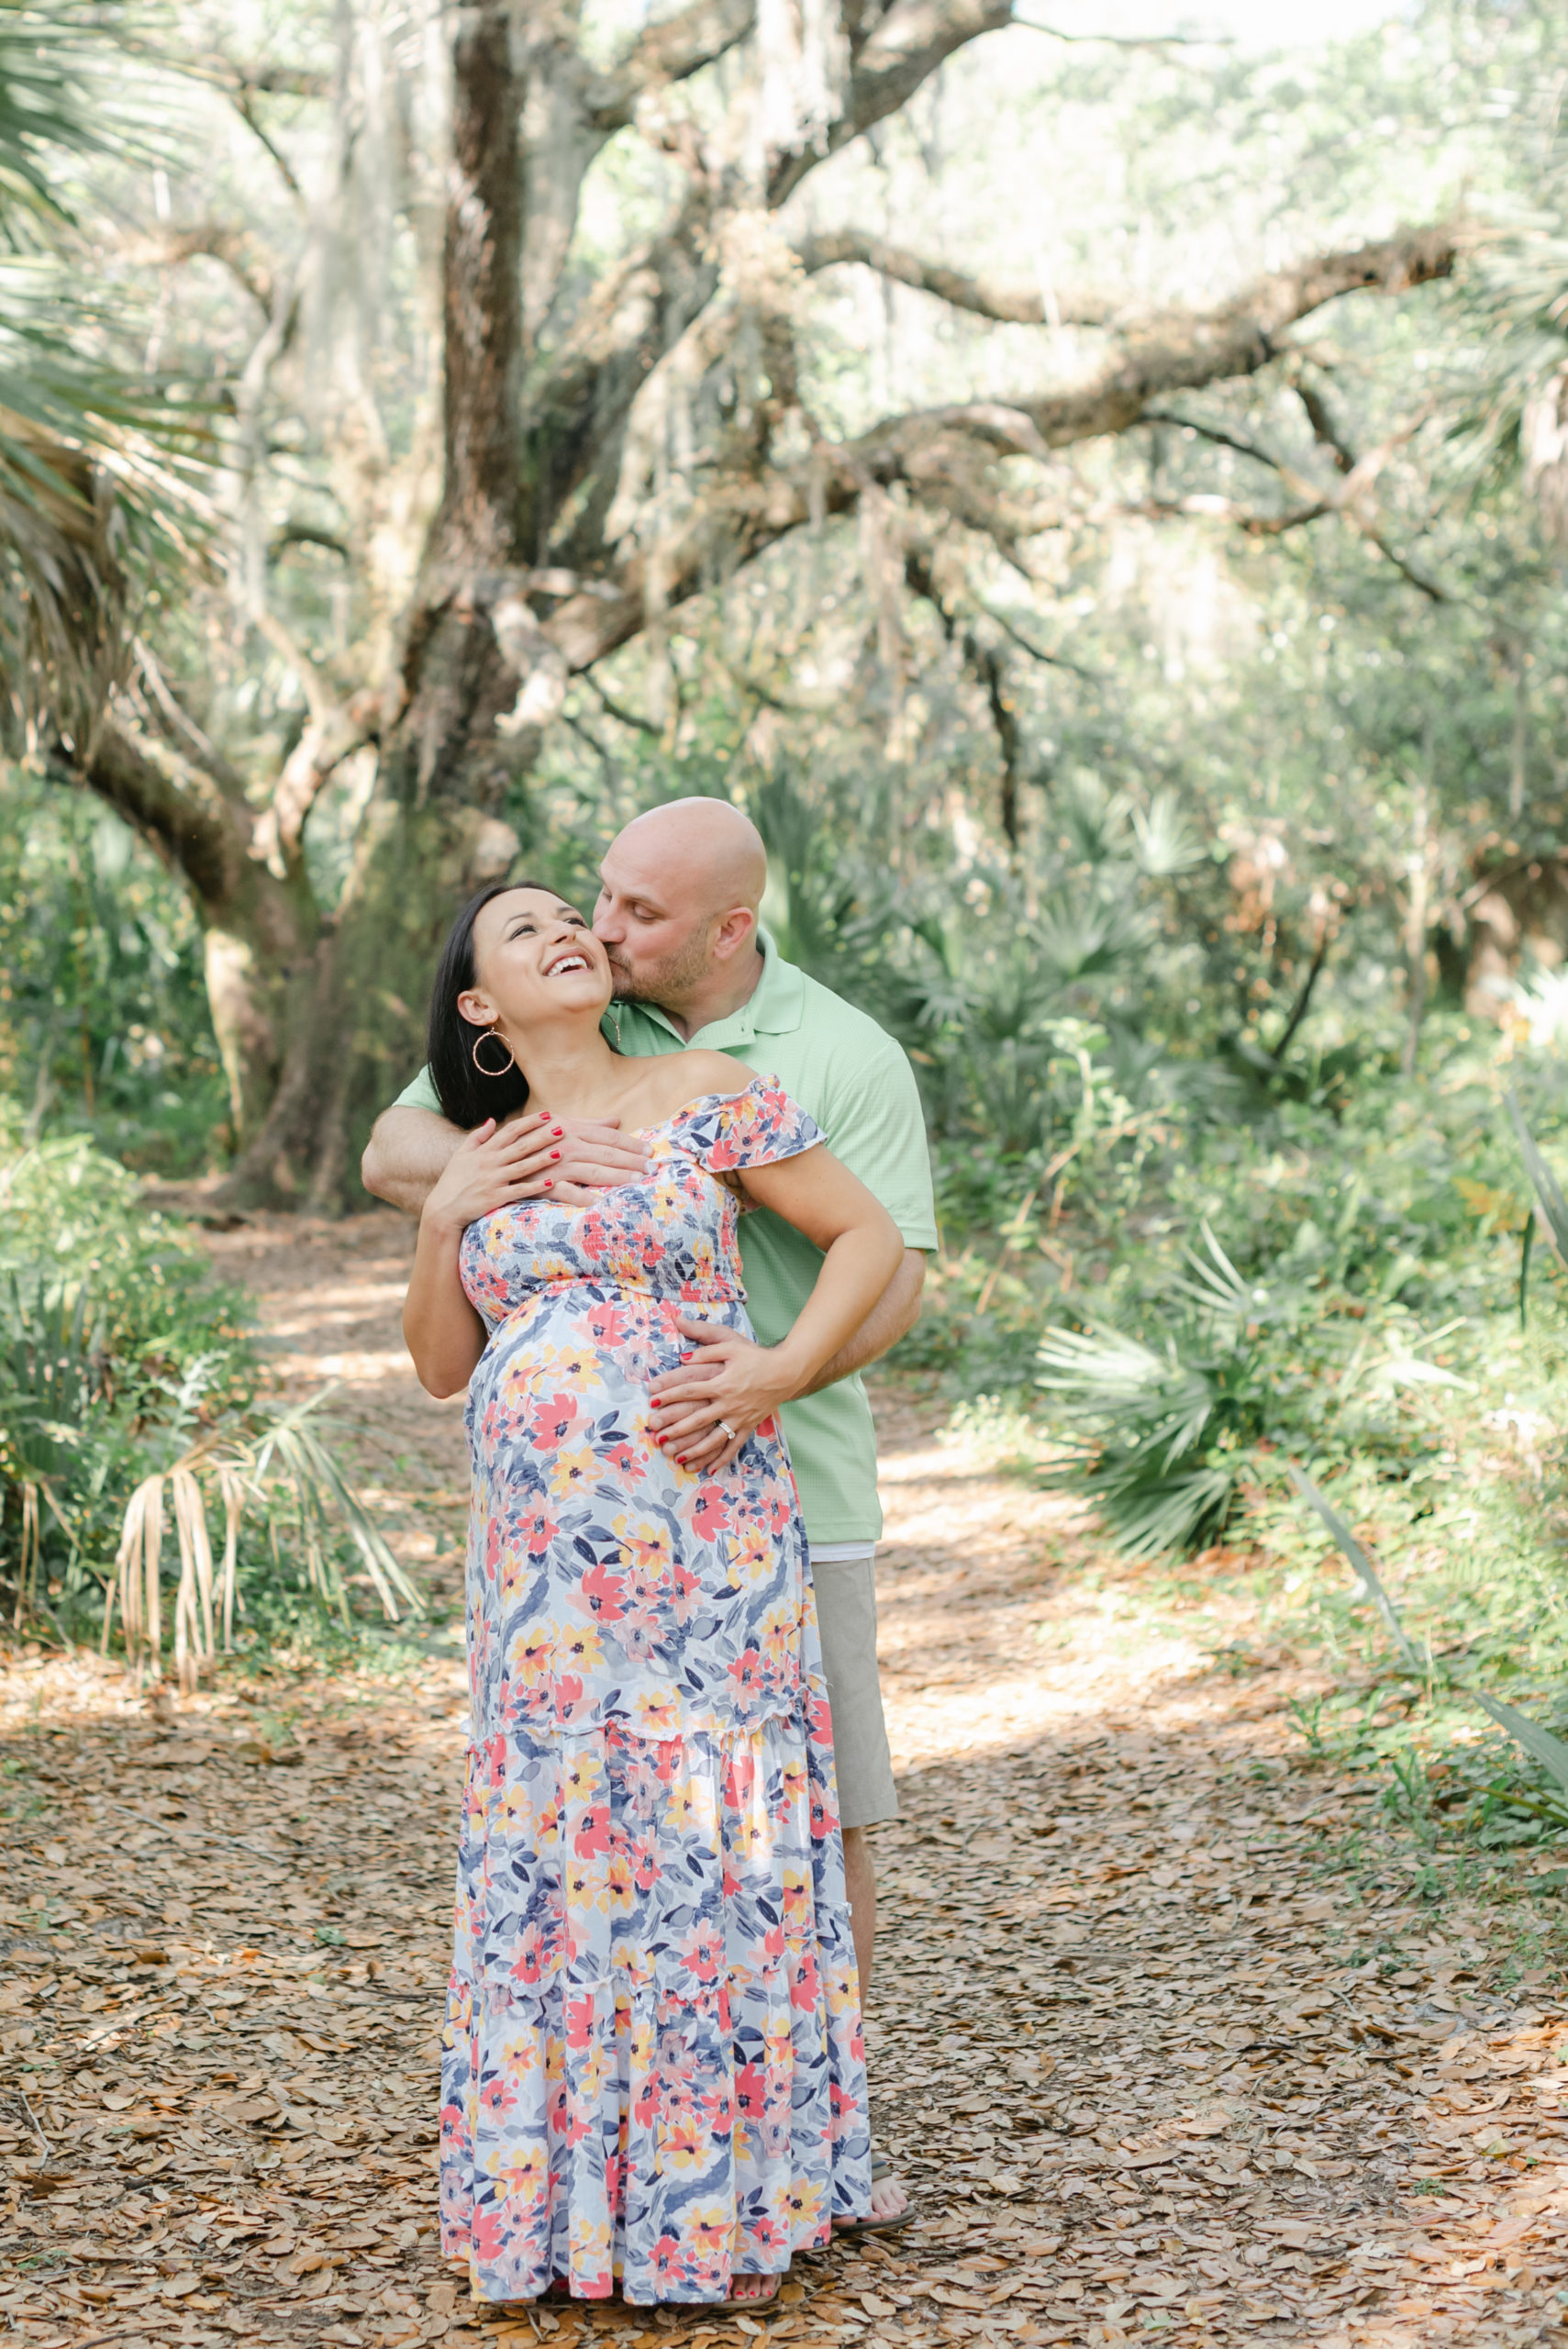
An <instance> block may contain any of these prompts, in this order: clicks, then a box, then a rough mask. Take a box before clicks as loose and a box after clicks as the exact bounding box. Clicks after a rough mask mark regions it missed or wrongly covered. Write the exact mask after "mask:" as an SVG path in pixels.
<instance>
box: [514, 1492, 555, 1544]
mask: <svg viewBox="0 0 1568 2349" xmlns="http://www.w3.org/2000/svg"><path fill="white" fill-rule="evenodd" d="M517 1536H518V1539H519V1540H520V1541H524V1542H526V1543H527V1545H528V1555H529V1557H530V1558H542V1557H543V1555H544V1553H545V1552H546V1551H547V1550H548V1549H549V1547H550V1543H551V1542H552V1541H553V1540H554V1538H555V1514H554V1511H553V1510H552V1509H550V1508H549V1507H547V1505H546V1504H545V1502H544V1501H543V1500H539V1499H536V1500H531V1501H528V1503H526V1504H525V1506H524V1507H523V1508H521V1509H519V1510H518V1512H517Z"/></svg>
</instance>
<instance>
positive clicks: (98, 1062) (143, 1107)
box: [0, 763, 228, 1175]
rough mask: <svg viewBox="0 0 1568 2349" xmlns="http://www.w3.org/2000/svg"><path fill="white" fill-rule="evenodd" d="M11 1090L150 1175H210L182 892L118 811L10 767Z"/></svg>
mask: <svg viewBox="0 0 1568 2349" xmlns="http://www.w3.org/2000/svg"><path fill="white" fill-rule="evenodd" d="M0 1094H7V1095H10V1096H11V1097H14V1098H16V1099H17V1100H20V1101H21V1102H23V1103H25V1104H26V1105H27V1118H28V1130H29V1131H31V1132H33V1133H35V1134H36V1133H39V1132H42V1131H45V1130H48V1131H50V1132H56V1133H58V1132H60V1131H61V1130H70V1129H71V1128H73V1127H75V1128H81V1129H84V1130H87V1131H89V1132H90V1133H91V1134H92V1135H93V1137H94V1139H95V1141H97V1142H98V1143H99V1144H100V1146H101V1147H102V1148H103V1149H104V1150H105V1151H106V1152H108V1153H109V1154H110V1155H111V1156H112V1157H114V1158H115V1159H117V1160H118V1161H119V1162H120V1163H122V1164H124V1165H127V1166H130V1167H133V1168H135V1169H136V1170H138V1171H139V1172H144V1173H157V1174H161V1175H182V1174H186V1173H199V1172H201V1171H203V1170H204V1169H205V1168H206V1166H207V1165H209V1164H210V1163H213V1160H214V1157H215V1156H216V1155H217V1153H218V1152H220V1151H221V1148H222V1144H223V1141H224V1139H225V1135H226V1131H227V1128H226V1124H225V1120H226V1117H227V1113H228V1088H227V1085H226V1082H225V1079H224V1075H223V1071H222V1068H221V1066H220V1064H219V1060H218V1052H217V1043H216V1041H215V1040H214V1037H213V1032H212V1021H211V1019H210V1016H209V1014H208V1010H207V1002H206V983H205V977H204V973H203V967H202V939H201V932H200V930H199V929H198V927H197V924H196V920H195V914H194V912H193V910H192V907H191V905H190V901H189V898H188V897H187V896H186V895H185V892H184V891H183V889H182V888H181V886H180V885H179V884H178V883H177V882H176V881H175V880H174V879H173V878H172V875H171V874H169V872H168V871H167V869H166V868H165V867H164V866H163V865H162V864H161V863H160V862H159V861H158V859H157V858H155V857H154V856H153V855H152V854H151V852H150V851H149V850H147V849H146V848H144V847H143V846H142V845H141V844H140V843H139V841H138V840H137V839H136V837H135V835H134V833H132V832H131V831H130V830H129V829H128V827H127V826H126V825H125V824H123V823H122V822H121V821H120V819H119V818H118V817H117V816H115V815H112V814H111V813H110V812H109V811H108V809H106V808H100V807H95V805H94V804H93V803H92V802H91V801H89V800H87V799H86V798H85V797H78V796H67V795H65V794H62V793H61V792H60V791H59V790H58V789H57V788H55V787H54V786H53V785H50V784H49V783H48V782H46V781H45V780H44V779H43V778H41V777H39V776H36V775H31V774H28V773H26V772H25V771H24V770H22V769H20V768H18V767H15V766H12V767H9V768H7V767H6V766H5V765H4V764H3V763H0Z"/></svg>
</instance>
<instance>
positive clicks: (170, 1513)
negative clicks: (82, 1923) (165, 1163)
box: [0, 1097, 420, 1674]
mask: <svg viewBox="0 0 1568 2349" xmlns="http://www.w3.org/2000/svg"><path fill="white" fill-rule="evenodd" d="M241 1311H242V1300H240V1299H239V1297H236V1296H235V1295H233V1294H232V1293H231V1292H228V1291H226V1290H224V1289H223V1288H221V1287H219V1286H216V1285H215V1284H213V1283H212V1282H211V1281H210V1280H209V1279H208V1278H207V1277H206V1271H205V1267H204V1265H203V1263H202V1260H201V1258H200V1255H199V1253H198V1252H197V1251H196V1249H195V1246H194V1244H193V1242H192V1241H190V1240H189V1238H188V1237H187V1236H186V1235H185V1234H184V1233H183V1231H182V1230H180V1229H179V1228H178V1226H175V1225H172V1224H171V1223H169V1222H168V1221H167V1220H166V1219H163V1218H162V1217H161V1216H160V1215H158V1214H157V1213H155V1212H152V1213H150V1212H149V1211H148V1209H147V1208H145V1206H144V1205H143V1203H142V1201H141V1199H140V1197H139V1186H138V1184H137V1182H136V1180H135V1178H134V1177H133V1176H132V1175H130V1174H129V1173H128V1171H127V1170H126V1169H125V1168H123V1167H121V1166H119V1165H117V1164H116V1163H114V1162H113V1161H112V1160H110V1159H108V1158H106V1157H105V1156H103V1155H102V1154H101V1153H100V1152H98V1151H97V1150H96V1149H95V1146H94V1145H93V1143H92V1142H91V1141H90V1140H89V1139H88V1137H86V1136H85V1135H55V1136H51V1137H49V1138H46V1139H45V1140H44V1141H40V1142H33V1143H29V1142H28V1141H26V1140H25V1138H24V1136H23V1134H22V1132H21V1130H20V1121H19V1119H17V1115H16V1112H15V1110H14V1109H12V1108H8V1107H7V1105H6V1103H5V1101H4V1097H0V1576H3V1577H4V1578H5V1579H6V1581H8V1582H9V1584H10V1586H11V1590H12V1594H13V1608H12V1615H13V1620H14V1621H15V1622H16V1623H17V1625H20V1624H22V1623H24V1622H26V1621H29V1620H33V1619H34V1618H35V1617H39V1616H41V1617H42V1618H44V1619H46V1620H50V1621H51V1622H52V1623H53V1624H54V1625H55V1627H56V1628H57V1630H58V1631H61V1633H63V1634H64V1635H66V1636H69V1637H81V1636H83V1633H84V1632H85V1631H88V1630H92V1631H97V1632H98V1633H99V1635H100V1636H101V1638H102V1639H103V1640H104V1641H105V1642H106V1641H107V1640H108V1637H109V1634H110V1629H111V1620H112V1619H111V1614H110V1612H109V1611H108V1610H109V1605H110V1602H111V1601H112V1600H115V1599H117V1602H118V1606H119V1617H120V1622H121V1624H122V1626H123V1631H124V1635H125V1637H126V1640H127V1645H128V1652H129V1653H131V1654H132V1655H134V1656H138V1657H142V1658H145V1659H146V1660H148V1661H149V1662H150V1664H151V1665H152V1667H153V1669H154V1670H155V1671H156V1670H158V1669H160V1668H161V1661H162V1654H163V1647H164V1639H163V1633H164V1628H165V1625H167V1626H168V1627H169V1628H170V1629H172V1633H173V1645H174V1657H175V1661H176V1663H177V1664H179V1665H180V1666H181V1668H182V1671H183V1673H185V1674H189V1673H191V1672H194V1671H195V1670H196V1669H197V1668H199V1665H200V1664H201V1662H202V1661H203V1660H204V1659H205V1658H207V1657H210V1656H211V1655H212V1654H213V1653H216V1645H215V1642H216V1638H217V1633H216V1630H215V1617H214V1608H215V1606H216V1607H217V1609H218V1610H219V1613H220V1615H221V1617H222V1621H223V1632H224V1638H223V1644H224V1646H225V1647H228V1645H229V1644H230V1642H231V1640H232V1637H233V1633H234V1626H235V1615H236V1610H237V1609H238V1610H239V1613H240V1614H241V1615H242V1614H243V1613H244V1611H245V1609H246V1607H247V1603H248V1602H249V1603H250V1607H251V1609H252V1611H253V1613H260V1615H261V1617H262V1618H263V1620H268V1619H271V1620H275V1619H276V1618H277V1616H278V1612H279V1607H280V1602H282V1603H283V1605H284V1612H285V1613H286V1612H287V1611H288V1607H289V1599H290V1594H291V1593H292V1594H299V1595H308V1596H309V1597H310V1598H312V1599H313V1600H314V1601H315V1602H317V1603H319V1604H320V1605H323V1606H325V1607H327V1608H329V1609H332V1610H333V1611H334V1612H335V1613H336V1614H337V1616H338V1617H339V1620H341V1621H342V1622H343V1623H344V1624H345V1625H346V1624H348V1622H349V1621H350V1601H349V1589H348V1571H349V1568H350V1566H351V1567H354V1568H357V1569H358V1570H359V1574H360V1576H361V1578H362V1579H364V1580H367V1581H368V1582H369V1584H370V1586H372V1588H373V1591H374V1594H375V1596H376V1598H377V1599H378V1600H379V1601H380V1603H381V1607H382V1609H383V1611H384V1614H385V1615H386V1616H387V1618H388V1619H389V1620H392V1621H394V1622H395V1621H397V1620H399V1616H400V1613H401V1612H402V1611H403V1610H404V1609H414V1610H416V1611H417V1609H418V1606H419V1603H420V1602H419V1598H418V1595H417V1592H416V1591H415V1590H414V1588H413V1586H412V1585H411V1584H410V1583H409V1582H408V1580H407V1578H406V1575H404V1574H403V1572H402V1570H401V1568H400V1567H399V1566H398V1564H397V1563H396V1561H395V1559H394V1558H393V1556H392V1554H391V1553H390V1551H389V1550H388V1548H387V1545H386V1543H385V1541H384V1538H383V1536H382V1535H381V1533H380V1532H379V1531H378V1530H377V1528H376V1526H375V1525H374V1523H373V1520H371V1519H370V1518H369V1517H368V1516H367V1515H366V1513H365V1511H364V1509H363V1508H362V1506H361V1503H360V1502H359V1500H358V1499H357V1497H356V1496H355V1494H354V1493H353V1491H352V1489H351V1487H350V1485H349V1483H348V1480H347V1478H346V1477H345V1475H344V1472H343V1469H342V1467H341V1464H339V1460H338V1458H337V1456H336V1454H335V1453H333V1451H332V1450H331V1448H330V1446H329V1445H328V1443H327V1442H325V1441H324V1439H323V1436H322V1434H321V1433H320V1432H319V1431H318V1429H317V1425H316V1424H315V1415H316V1413H317V1410H318V1408H319V1403H320V1398H319V1397H317V1398H313V1400H312V1402H311V1403H309V1404H307V1405H306V1406H302V1407H299V1408H295V1409H294V1410H292V1411H289V1412H286V1413H284V1414H283V1415H281V1416H279V1415H278V1414H276V1413H273V1412H269V1411H268V1410H267V1409H266V1408H264V1405H263V1403H262V1400H261V1394H260V1387H261V1378H260V1365H259V1364H258V1362H257V1359H256V1356H255V1354H254V1352H253V1350H252V1348H251V1346H250V1341H249V1340H248V1339H247V1337H246V1335H245V1333H244V1330H243V1328H242V1326H241V1319H240V1315H241ZM166 1503H167V1509H166V1507H165V1504H166ZM212 1506H217V1507H218V1508H221V1510H222V1512H223V1516H224V1519H225V1520H226V1524H227V1539H226V1541H225V1542H224V1543H223V1552H224V1558H223V1566H222V1569H221V1573H219V1571H218V1570H217V1568H215V1564H214V1556H215V1545H214V1543H213V1542H212V1539H211V1535H210V1532H209V1530H208V1526H207V1522H206V1514H207V1510H208V1508H209V1507H212ZM166 1516H167V1519H168V1526H169V1531H171V1532H172V1533H173V1535H174V1536H175V1541H174V1548H175V1550H176V1552H177V1557H176V1558H173V1559H172V1558H170V1557H169V1556H168V1555H167V1554H166V1544H165V1542H164V1538H163V1537H164V1525H165V1517H166ZM165 1585H172V1588H171V1589H170V1590H167V1591H166V1590H165ZM171 1602H172V1603H171Z"/></svg>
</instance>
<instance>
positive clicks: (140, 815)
mask: <svg viewBox="0 0 1568 2349" xmlns="http://www.w3.org/2000/svg"><path fill="white" fill-rule="evenodd" d="M68 763H69V764H70V765H71V766H72V771H73V772H74V773H75V774H78V775H79V776H80V778H81V780H82V781H83V783H84V784H86V785H87V787H88V789H89V790H91V791H94V792H95V793H96V794H97V796H98V797H99V798H100V799H102V800H104V801H106V803H107V805H108V806H109V807H113V808H114V809H115V811H116V813H117V814H118V815H121V816H123V817H124V818H125V819H126V821H127V822H128V824H130V825H132V826H133V827H134V829H136V830H137V831H138V832H139V833H140V835H141V837H142V839H143V840H145V841H150V842H151V844H152V846H153V847H154V848H155V849H157V851H158V852H159V854H160V855H161V857H162V858H163V859H164V861H165V863H168V864H170V865H172V867H173V869H174V870H175V871H176V872H177V873H181V874H183V875H184V877H185V879H186V880H187V881H188V882H189V883H190V885H191V887H192V889H193V890H194V891H195V895H196V896H197V898H198V899H200V900H201V901H202V902H203V903H204V904H206V905H216V904H220V903H222V902H223V900H224V899H226V898H228V897H229V896H232V895H233V892H234V889H235V886H236V884H237V881H238V879H239V873H240V869H241V866H242V863H243V860H244V853H245V842H244V841H243V839H242V838H241V835H240V829H239V821H238V819H237V818H236V815H235V811H234V809H233V808H232V807H230V806H229V805H228V802H227V801H226V800H225V799H224V797H223V796H222V794H221V793H220V792H219V791H217V788H216V787H215V786H214V785H212V783H211V782H210V780H209V779H208V778H206V777H205V776H203V775H201V774H200V773H199V771H198V770H196V769H195V768H194V767H191V766H190V765H189V764H188V763H186V762H185V761H183V760H182V759H179V758H178V757H177V756H176V755H175V754H174V753H173V752H172V751H168V750H167V749H165V748H164V747H163V746H162V745H154V744H153V743H151V742H150V741H149V740H147V739H146V738H145V737H144V736H142V735H140V734H139V729H137V728H136V727H135V725H134V723H133V722H130V721H129V719H128V714H127V715H126V716H125V717H120V716H113V717H110V718H107V719H106V721H105V723H104V724H103V725H102V726H101V727H99V728H98V729H96V730H95V735H94V738H93V740H91V742H90V743H89V744H88V746H87V751H86V755H85V757H84V758H82V759H80V760H74V761H70V762H68Z"/></svg>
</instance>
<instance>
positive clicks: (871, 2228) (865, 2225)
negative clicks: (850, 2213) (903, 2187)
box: [833, 2145, 919, 2236]
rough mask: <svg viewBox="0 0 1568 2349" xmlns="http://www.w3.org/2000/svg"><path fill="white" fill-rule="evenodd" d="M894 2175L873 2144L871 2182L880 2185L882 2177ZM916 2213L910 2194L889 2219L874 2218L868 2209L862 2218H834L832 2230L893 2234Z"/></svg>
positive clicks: (916, 2214) (861, 2233)
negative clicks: (901, 2206)
mask: <svg viewBox="0 0 1568 2349" xmlns="http://www.w3.org/2000/svg"><path fill="white" fill-rule="evenodd" d="M895 2176H897V2172H896V2171H895V2168H894V2166H893V2164H892V2162H891V2160H890V2159H889V2158H888V2156H887V2154H884V2152H883V2150H882V2147H881V2146H880V2145H873V2147H872V2149H871V2182H872V2184H873V2186H880V2185H881V2184H882V2182H883V2180H884V2178H889V2177H895ZM918 2213H919V2206H918V2204H917V2202H916V2200H915V2198H914V2196H913V2195H910V2197H909V2199H908V2200H907V2201H906V2203H905V2205H904V2208H903V2209H902V2210H895V2212H894V2213H893V2216H892V2217H891V2218H890V2219H874V2218H873V2217H872V2215H871V2213H870V2212H869V2211H868V2212H867V2214H866V2216H865V2217H864V2218H863V2219H835V2220H834V2221H833V2232H834V2233H835V2234H840V2235H851V2236H853V2235H890V2234H895V2233H896V2232H897V2231H898V2229H899V2228H900V2227H906V2226H907V2225H908V2223H909V2221H910V2220H911V2219H913V2218H916V2217H917V2216H918Z"/></svg>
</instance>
